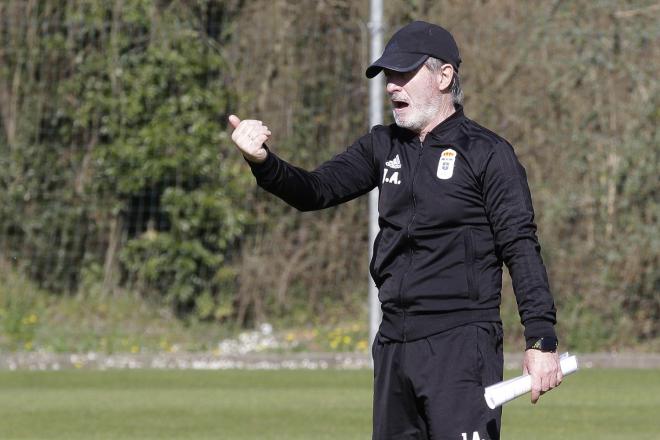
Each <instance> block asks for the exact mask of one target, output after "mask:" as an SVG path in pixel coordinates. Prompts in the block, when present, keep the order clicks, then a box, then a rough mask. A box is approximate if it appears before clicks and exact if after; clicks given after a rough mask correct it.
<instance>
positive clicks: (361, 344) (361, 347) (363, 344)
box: [355, 339, 369, 351]
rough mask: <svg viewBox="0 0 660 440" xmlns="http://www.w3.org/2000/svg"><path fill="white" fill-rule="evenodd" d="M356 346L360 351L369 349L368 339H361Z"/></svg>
mask: <svg viewBox="0 0 660 440" xmlns="http://www.w3.org/2000/svg"><path fill="white" fill-rule="evenodd" d="M355 348H356V349H358V350H359V351H367V349H368V348H369V343H368V342H367V341H366V339H361V340H360V341H358V343H357V344H356V345H355Z"/></svg>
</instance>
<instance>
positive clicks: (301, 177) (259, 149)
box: [229, 115, 378, 211]
mask: <svg viewBox="0 0 660 440" xmlns="http://www.w3.org/2000/svg"><path fill="white" fill-rule="evenodd" d="M229 122H230V124H231V125H232V126H233V127H234V132H233V133H232V140H233V141H234V143H235V144H236V146H237V147H238V148H239V150H240V151H241V153H242V154H243V156H244V157H245V159H246V160H247V161H248V163H249V164H250V168H251V169H252V173H253V174H254V176H255V177H256V179H257V184H258V185H259V186H261V187H262V188H264V189H265V190H266V191H268V192H270V193H272V194H274V195H276V196H277V197H279V198H281V199H282V200H284V201H285V202H287V203H288V204H290V205H291V206H293V207H295V208H297V209H299V210H301V211H312V210H317V209H323V208H327V207H330V206H334V205H338V204H340V203H343V202H346V201H348V200H351V199H354V198H356V197H358V196H360V195H362V194H365V193H367V192H369V191H370V190H371V189H373V188H374V187H375V186H376V185H377V181H378V172H377V168H376V166H375V163H374V155H373V144H372V140H371V135H369V134H368V135H365V136H363V137H362V138H360V139H359V140H357V141H356V142H355V143H354V144H353V145H351V146H350V147H349V148H348V149H347V150H346V151H344V152H342V153H339V154H337V155H336V156H335V157H333V158H332V159H330V160H329V161H327V162H325V163H323V164H322V165H321V166H319V167H318V168H317V169H315V170H314V171H306V170H304V169H302V168H299V167H296V166H293V165H291V164H289V163H288V162H286V161H284V160H282V159H280V158H279V157H278V156H277V155H276V154H274V153H273V152H272V151H269V150H268V148H267V147H266V146H265V144H264V142H265V141H266V140H268V138H269V136H270V134H271V132H270V130H269V129H268V127H266V126H265V125H263V123H262V122H261V121H255V120H245V121H241V120H240V119H238V118H237V117H236V116H234V115H231V116H230V117H229Z"/></svg>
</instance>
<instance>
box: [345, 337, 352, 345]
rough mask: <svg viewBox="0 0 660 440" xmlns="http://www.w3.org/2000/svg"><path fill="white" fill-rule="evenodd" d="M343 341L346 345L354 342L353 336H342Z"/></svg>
mask: <svg viewBox="0 0 660 440" xmlns="http://www.w3.org/2000/svg"><path fill="white" fill-rule="evenodd" d="M342 342H343V343H344V345H351V342H353V338H351V337H350V336H348V335H346V336H344V337H343V338H342Z"/></svg>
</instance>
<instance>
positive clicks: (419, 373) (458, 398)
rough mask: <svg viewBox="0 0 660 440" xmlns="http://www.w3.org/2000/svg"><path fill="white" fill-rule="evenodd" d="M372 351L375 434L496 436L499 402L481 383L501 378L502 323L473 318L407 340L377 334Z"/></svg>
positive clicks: (452, 439)
mask: <svg viewBox="0 0 660 440" xmlns="http://www.w3.org/2000/svg"><path fill="white" fill-rule="evenodd" d="M372 354H373V357H374V405H373V409H374V414H373V440H408V439H411V440H412V439H424V440H426V439H428V440H445V439H446V440H476V439H477V438H478V439H479V440H494V439H499V438H500V434H499V433H500V421H501V417H502V410H501V408H498V409H495V410H491V409H489V408H488V406H487V405H486V402H485V400H484V387H485V386H488V385H492V384H493V383H495V382H499V381H500V380H502V369H503V358H502V327H501V325H500V324H499V323H476V324H469V325H465V326H462V327H457V328H454V329H451V330H447V331H445V332H442V333H438V334H435V335H432V336H429V337H427V338H424V339H418V340H415V341H411V342H395V341H392V340H389V339H387V338H385V337H383V336H381V335H378V336H377V337H376V340H375V341H374V344H373V347H372Z"/></svg>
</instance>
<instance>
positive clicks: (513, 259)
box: [483, 141, 556, 348]
mask: <svg viewBox="0 0 660 440" xmlns="http://www.w3.org/2000/svg"><path fill="white" fill-rule="evenodd" d="M483 185H484V199H485V205H486V213H487V215H488V218H489V220H490V223H491V225H492V228H493V232H494V236H495V249H496V252H497V254H498V256H499V257H500V258H501V259H502V260H503V261H504V263H505V264H506V266H507V267H508V269H509V273H510V274H511V279H512V282H513V290H514V292H515V295H516V301H517V303H518V312H519V314H520V319H521V322H522V324H523V325H524V326H525V339H526V343H527V348H529V347H530V346H531V344H533V342H534V341H535V340H536V339H538V338H540V337H547V336H553V337H556V335H555V330H554V324H555V323H556V309H555V304H554V300H553V298H552V294H551V293H550V286H549V283H548V275H547V273H546V269H545V266H544V264H543V260H542V258H541V247H540V245H539V241H538V238H537V237H536V224H535V223H534V209H533V207H532V198H531V194H530V191H529V186H528V184H527V175H526V173H525V169H524V168H523V166H522V165H521V164H520V162H519V161H518V158H517V157H516V155H515V153H514V151H513V148H512V147H511V145H509V144H508V143H506V142H504V141H503V142H500V143H498V144H497V145H495V147H494V148H493V149H492V151H491V153H490V154H489V156H488V159H487V161H486V165H485V168H484V171H483Z"/></svg>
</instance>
